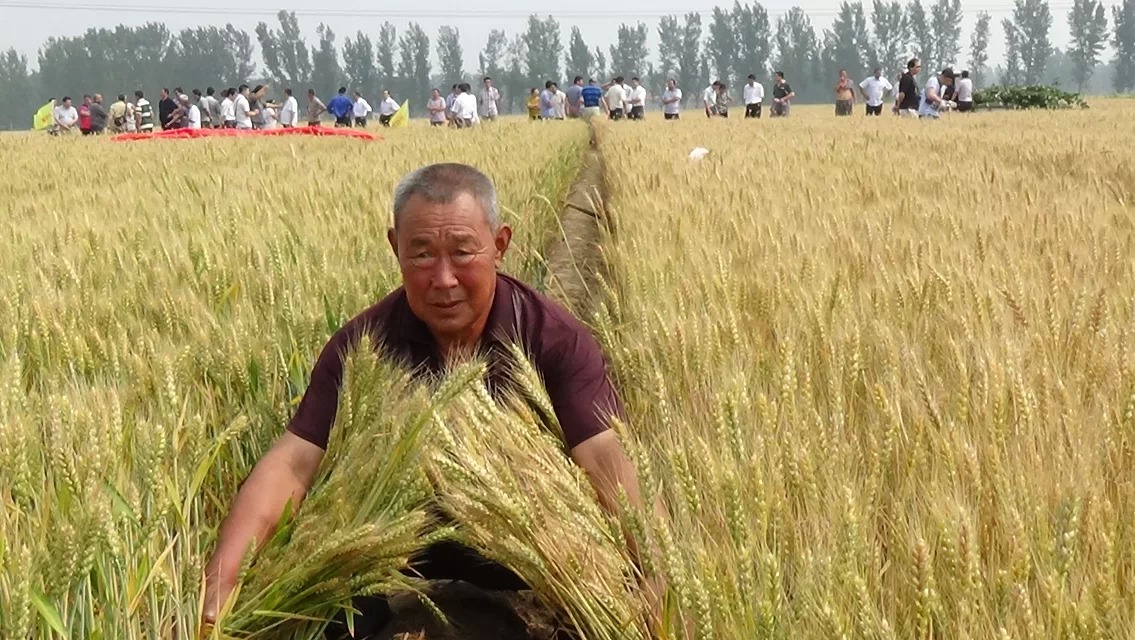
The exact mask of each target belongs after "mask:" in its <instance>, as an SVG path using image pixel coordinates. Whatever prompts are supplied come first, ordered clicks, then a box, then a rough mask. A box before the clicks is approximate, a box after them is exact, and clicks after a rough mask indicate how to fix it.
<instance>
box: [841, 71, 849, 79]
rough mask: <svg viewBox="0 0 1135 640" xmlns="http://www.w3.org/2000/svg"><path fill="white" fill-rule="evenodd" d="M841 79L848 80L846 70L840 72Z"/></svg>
mask: <svg viewBox="0 0 1135 640" xmlns="http://www.w3.org/2000/svg"><path fill="white" fill-rule="evenodd" d="M839 79H840V80H847V72H846V71H840V72H839Z"/></svg>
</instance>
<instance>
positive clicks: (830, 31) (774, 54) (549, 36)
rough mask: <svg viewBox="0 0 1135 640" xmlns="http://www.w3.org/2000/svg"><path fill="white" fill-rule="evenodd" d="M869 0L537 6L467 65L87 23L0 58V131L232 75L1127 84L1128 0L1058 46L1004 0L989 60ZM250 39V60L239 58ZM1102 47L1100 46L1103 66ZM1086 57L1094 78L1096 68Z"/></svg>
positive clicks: (411, 80) (154, 25)
mask: <svg viewBox="0 0 1135 640" xmlns="http://www.w3.org/2000/svg"><path fill="white" fill-rule="evenodd" d="M869 7H870V10H869V11H868V9H867V8H865V6H864V3H863V2H861V1H858V0H857V1H855V2H850V1H846V0H845V1H844V2H842V3H841V4H840V7H839V11H838V14H837V15H836V17H835V20H834V21H833V23H832V25H831V27H830V28H827V29H823V30H820V31H817V29H816V28H815V27H814V26H813V25H812V22H811V20H810V19H809V17H808V15H807V14H806V13H805V12H804V11H803V10H802V9H800V8H799V7H794V8H792V9H791V10H789V11H788V12H787V13H785V14H784V15H782V16H780V17H779V18H777V19H776V20H775V22H774V21H772V20H770V18H769V14H768V11H767V10H766V9H765V7H764V6H762V5H761V4H760V3H759V2H752V3H749V4H742V3H741V2H740V1H739V0H738V1H735V2H734V4H733V6H732V8H728V7H716V8H714V9H713V11H712V12H711V13H710V14H709V15H706V16H703V15H702V14H701V13H699V12H690V13H686V14H684V15H668V16H664V17H662V18H661V19H660V20H659V21H658V24H657V25H656V26H655V27H654V29H655V32H656V35H657V42H658V45H657V51H656V52H654V53H655V54H656V55H654V56H653V57H652V56H651V53H652V52H651V51H650V50H649V49H648V46H647V39H648V36H649V35H650V28H649V27H648V26H647V25H646V24H645V23H643V22H636V23H634V24H625V23H624V24H621V25H620V26H619V28H618V31H617V37H616V41H615V43H614V44H612V45H610V46H609V47H608V48H607V49H606V50H604V49H603V48H602V47H600V46H595V47H592V46H591V45H589V44H588V43H587V42H586V41H585V40H584V37H583V34H582V32H581V31H580V29H579V28H578V27H574V26H573V27H571V28H570V30H569V33H568V34H567V42H566V45H565V43H564V41H563V37H564V34H563V30H562V29H561V27H560V23H559V22H558V21H557V20H556V19H555V18H554V17H553V16H550V15H548V16H544V17H541V16H538V15H532V16H530V17H529V18H528V24H527V27H526V29H524V30H523V31H521V32H518V33H514V34H511V36H510V35H509V34H508V33H506V32H505V31H504V30H500V29H496V30H493V31H492V32H490V34H489V36H488V39H487V41H486V43H485V46H484V49H482V50H481V51H480V52H479V53H478V54H477V55H476V60H466V58H465V53H464V51H463V49H462V46H461V34H460V31H459V30H458V28H456V27H452V26H442V27H440V28H439V29H438V31H437V33H436V34H433V38H432V39H431V34H429V33H427V32H426V31H425V30H424V29H423V28H422V27H421V26H420V25H419V24H417V23H413V22H411V23H410V24H409V25H408V26H406V27H405V28H404V29H402V30H401V32H399V30H398V29H397V28H396V27H395V25H393V24H391V23H390V22H386V23H384V24H382V25H381V27H380V28H379V29H378V32H377V33H376V34H370V33H366V32H364V31H361V30H360V31H358V32H357V33H355V34H354V35H353V36H348V37H346V38H344V39H343V40H342V42H341V43H340V42H339V41H338V39H337V36H336V34H335V33H334V31H332V30H331V28H330V27H328V26H327V25H325V24H320V25H319V26H318V27H317V29H316V31H315V33H316V41H315V42H311V43H309V42H308V41H307V39H306V38H305V37H304V35H303V32H302V30H301V28H300V24H299V21H298V20H297V18H296V15H295V13H294V12H287V11H281V12H279V14H278V15H277V17H276V18H277V20H276V24H272V25H270V24H268V23H266V22H261V23H259V24H258V25H257V26H256V29H255V30H254V33H253V34H251V35H250V34H249V33H248V32H246V31H244V30H241V29H238V28H236V27H234V26H233V25H232V24H226V25H224V26H223V27H218V26H200V27H195V28H189V29H183V30H181V31H178V32H176V33H174V32H171V31H170V30H169V29H168V28H167V27H166V26H165V25H164V24H162V23H159V22H150V23H147V24H145V25H142V26H140V27H128V26H124V25H119V26H117V27H115V28H113V29H94V28H92V29H88V30H87V31H86V32H85V33H83V34H82V35H77V36H63V37H52V38H49V39H48V40H47V41H46V42H45V43H44V44H43V46H42V47H41V48H40V50H39V52H38V59H37V62H38V64H37V69H36V70H35V71H34V72H33V71H32V70H31V67H30V66H29V64H28V59H27V57H26V56H24V55H22V54H20V53H19V52H17V51H16V50H15V49H9V50H7V51H5V52H3V53H0V128H27V127H28V126H29V123H30V119H31V114H32V112H34V110H35V109H36V108H37V107H38V106H39V105H41V104H43V103H44V102H45V101H46V100H47V99H48V98H50V97H57V98H58V97H62V96H63V95H71V96H72V97H75V98H77V97H78V96H80V95H82V94H84V93H94V92H100V93H102V94H103V95H104V96H116V95H117V94H119V93H127V94H130V93H132V92H133V90H134V89H137V88H141V89H143V90H146V91H148V92H152V93H154V94H156V93H157V89H158V88H160V87H170V88H173V86H174V85H176V86H181V87H184V88H185V89H186V90H187V91H188V90H189V89H191V88H202V89H204V88H205V87H207V86H214V87H216V88H218V89H221V88H222V85H224V86H236V85H237V84H240V83H242V82H247V83H254V82H269V83H271V84H273V85H274V86H275V87H277V88H283V87H285V86H286V87H292V88H293V89H294V90H296V91H297V92H302V91H303V90H305V89H307V88H309V87H311V88H314V89H315V90H316V91H317V92H318V93H319V95H321V96H324V97H328V96H330V95H331V94H332V93H333V92H334V91H335V90H336V89H337V88H338V87H339V86H341V85H346V86H350V87H351V88H353V89H357V90H359V91H362V92H363V94H364V95H367V96H372V97H373V96H376V95H377V94H378V93H379V92H380V91H381V90H382V89H384V88H385V89H390V90H391V92H392V93H393V94H394V96H395V97H396V98H399V99H405V98H409V99H411V100H412V101H413V102H414V103H416V104H418V105H420V104H422V102H423V101H424V100H425V98H426V96H427V95H428V93H429V90H430V88H432V87H434V86H439V87H441V88H442V90H443V93H445V92H446V89H447V87H448V86H449V85H451V84H453V83H455V82H460V81H470V82H471V83H475V82H476V79H477V78H478V77H480V76H485V75H488V76H492V77H493V78H495V79H496V83H497V86H498V87H499V88H500V89H501V92H502V96H503V107H504V109H505V110H508V111H514V110H515V111H519V110H521V109H522V108H523V101H524V99H525V96H526V94H527V91H528V89H529V88H530V87H534V86H543V82H544V81H545V80H548V79H552V80H558V81H560V82H564V81H565V80H566V81H570V78H571V77H572V76H574V75H577V74H578V75H581V76H584V77H596V78H607V77H608V76H609V75H615V74H621V75H623V76H626V77H631V76H639V77H641V78H643V80H644V82H646V83H647V84H648V86H651V87H659V86H662V84H663V83H664V81H665V79H666V78H675V79H676V80H677V82H678V85H679V86H680V87H682V88H683V89H684V90H685V92H686V94H687V98H694V97H695V96H696V95H697V94H698V93H699V92H700V89H701V88H702V87H703V86H705V85H707V84H708V83H709V82H710V80H711V79H721V80H724V81H726V82H728V83H731V84H732V83H740V82H744V78H745V76H747V75H748V74H749V73H757V74H758V77H763V78H764V79H766V82H767V78H768V75H769V71H770V70H771V69H777V70H782V71H784V72H785V74H786V75H787V77H788V79H789V81H790V82H791V84H792V86H793V89H795V91H796V94H797V96H798V101H799V102H814V101H828V100H829V99H830V98H831V95H830V88H831V86H832V84H833V81H834V78H835V77H836V75H837V73H838V70H839V69H841V68H846V69H848V70H849V72H851V74H852V76H853V77H861V76H865V75H866V74H868V73H870V72H871V70H872V69H874V68H875V67H882V68H883V69H884V70H885V71H886V72H887V73H888V74H889V75H893V74H894V72H895V71H896V70H898V69H901V68H903V67H904V63H905V60H906V59H907V58H908V57H910V56H917V57H919V58H921V59H922V60H923V63H924V66H923V69H924V71H923V73H924V74H928V73H930V72H931V71H932V70H935V69H937V68H938V67H940V66H941V65H943V64H947V63H954V64H957V65H959V66H964V67H965V68H968V69H969V70H970V72H971V75H972V76H974V77H975V79H976V80H977V82H978V83H979V84H989V83H993V82H1000V83H1003V84H1039V83H1050V84H1059V85H1061V86H1063V87H1065V88H1075V89H1077V90H1081V91H1082V90H1084V89H1085V88H1090V89H1092V90H1094V91H1107V90H1109V89H1110V90H1113V91H1116V92H1128V91H1131V90H1132V89H1135V0H1123V2H1122V4H1121V5H1118V6H1114V7H1112V8H1111V19H1110V20H1109V19H1108V14H1107V13H1108V12H1107V11H1106V9H1105V7H1104V5H1103V3H1102V0H1074V4H1073V6H1072V8H1071V9H1070V10H1069V12H1068V14H1067V16H1066V19H1067V22H1068V25H1069V28H1070V32H1071V39H1070V42H1069V44H1068V46H1067V48H1066V49H1065V50H1063V51H1062V50H1060V49H1057V48H1055V47H1053V46H1052V44H1051V42H1050V41H1049V33H1050V31H1051V28H1052V21H1053V15H1052V13H1051V11H1050V9H1049V4H1048V2H1047V0H1014V8H1013V12H1012V16H1011V18H1006V19H1004V20H1002V22H1001V25H1000V27H1001V31H1002V35H1003V37H1004V40H1005V50H1006V56H1005V59H1004V60H1003V61H1002V63H1001V64H998V65H995V66H992V67H991V66H990V60H989V55H988V48H989V42H990V38H992V37H993V28H994V25H993V24H991V18H990V16H989V14H988V13H985V12H982V13H980V14H979V15H978V17H977V21H976V23H975V26H974V29H973V31H972V33H970V34H969V39H968V42H966V43H965V44H964V45H963V42H962V29H961V20H962V6H961V0H928V4H923V0H907V1H906V2H903V1H902V0H871V2H870V5H869ZM253 37H255V39H256V44H257V45H258V47H259V53H260V60H259V61H254V60H253V54H254V47H253ZM1108 44H1111V46H1112V48H1113V50H1114V56H1113V58H1112V59H1111V60H1110V61H1107V62H1106V63H1105V62H1104V61H1103V60H1102V59H1101V58H1102V54H1103V50H1104V49H1105V48H1106V46H1107V45H1108ZM963 46H964V47H965V49H964V51H963ZM434 54H436V56H435V55H434ZM435 60H436V62H437V64H436V66H435V65H434V61H435ZM1101 66H1102V67H1104V71H1105V73H1102V74H1101V73H1098V72H1097V69H1099V68H1100V67H1101ZM474 71H475V73H474ZM418 111H419V112H420V111H421V110H420V109H419V110H418Z"/></svg>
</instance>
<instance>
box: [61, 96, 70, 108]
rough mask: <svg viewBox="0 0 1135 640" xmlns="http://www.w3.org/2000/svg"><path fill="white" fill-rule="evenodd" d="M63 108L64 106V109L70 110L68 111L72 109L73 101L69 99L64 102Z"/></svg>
mask: <svg viewBox="0 0 1135 640" xmlns="http://www.w3.org/2000/svg"><path fill="white" fill-rule="evenodd" d="M63 106H64V107H66V108H68V109H70V108H71V99H70V98H68V99H66V100H64V101H63Z"/></svg>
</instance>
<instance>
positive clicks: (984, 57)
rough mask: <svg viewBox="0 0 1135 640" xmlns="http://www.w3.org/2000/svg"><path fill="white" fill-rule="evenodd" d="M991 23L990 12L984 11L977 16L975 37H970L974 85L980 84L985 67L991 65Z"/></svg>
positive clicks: (971, 74)
mask: <svg viewBox="0 0 1135 640" xmlns="http://www.w3.org/2000/svg"><path fill="white" fill-rule="evenodd" d="M989 21H990V18H989V12H987V11H982V12H981V13H979V14H977V22H976V23H975V24H974V26H973V35H972V36H970V41H969V68H970V76H971V77H972V78H973V82H974V84H977V83H978V82H980V79H981V78H982V76H983V75H984V74H985V65H987V64H988V63H989V31H990V28H989Z"/></svg>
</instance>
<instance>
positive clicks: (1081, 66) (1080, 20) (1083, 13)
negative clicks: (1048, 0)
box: [1068, 0, 1107, 92]
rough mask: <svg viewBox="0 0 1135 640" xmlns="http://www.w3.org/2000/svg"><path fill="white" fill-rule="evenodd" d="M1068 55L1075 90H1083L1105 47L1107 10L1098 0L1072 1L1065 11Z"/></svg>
mask: <svg viewBox="0 0 1135 640" xmlns="http://www.w3.org/2000/svg"><path fill="white" fill-rule="evenodd" d="M1068 31H1069V33H1070V35H1071V41H1070V42H1069V43H1068V57H1069V58H1071V59H1072V65H1073V69H1074V72H1075V77H1076V90H1077V91H1080V92H1083V91H1084V87H1085V86H1087V84H1088V82H1089V81H1090V80H1091V78H1092V73H1093V72H1094V71H1095V69H1096V65H1098V64H1099V63H1100V54H1101V53H1103V49H1104V47H1105V46H1107V13H1106V12H1105V11H1104V8H1103V3H1102V2H1100V0H1074V2H1073V3H1072V9H1071V11H1069V12H1068Z"/></svg>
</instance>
